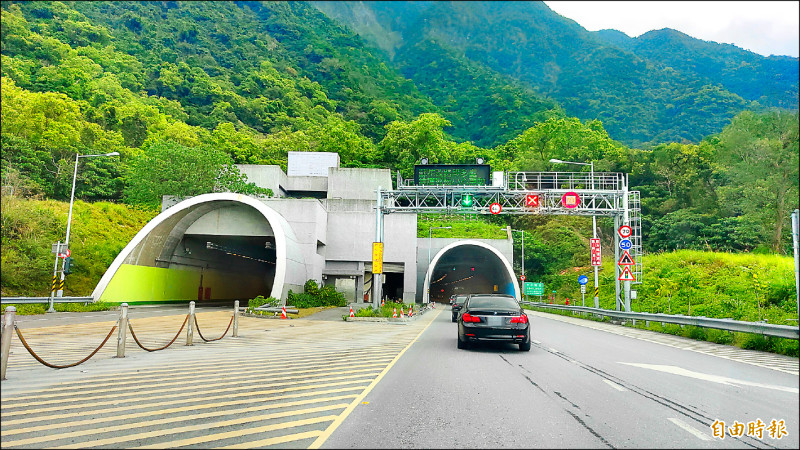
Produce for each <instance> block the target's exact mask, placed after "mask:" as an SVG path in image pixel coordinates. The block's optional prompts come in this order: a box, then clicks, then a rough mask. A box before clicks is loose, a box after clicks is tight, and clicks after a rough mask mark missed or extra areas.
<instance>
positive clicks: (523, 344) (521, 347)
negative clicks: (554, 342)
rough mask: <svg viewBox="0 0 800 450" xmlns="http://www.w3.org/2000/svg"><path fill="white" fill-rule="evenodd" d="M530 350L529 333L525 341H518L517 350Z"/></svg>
mask: <svg viewBox="0 0 800 450" xmlns="http://www.w3.org/2000/svg"><path fill="white" fill-rule="evenodd" d="M530 350H531V337H530V335H529V336H528V339H526V340H525V342H520V343H519V351H521V352H528V351H530Z"/></svg>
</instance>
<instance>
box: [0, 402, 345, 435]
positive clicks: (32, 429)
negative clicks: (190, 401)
mask: <svg viewBox="0 0 800 450" xmlns="http://www.w3.org/2000/svg"><path fill="white" fill-rule="evenodd" d="M356 395H357V394H351V395H337V396H335V397H327V398H324V399H320V398H312V399H308V400H297V401H294V402H287V403H274V404H269V405H264V404H263V402H264V399H253V400H249V402H250V403H256V402H258V403H260V404H259V405H258V406H252V407H249V408H241V409H235V410H230V411H220V410H219V409H217V408H219V407H220V405H223V404H224V403H228V405H227V406H230V403H238V402H224V403H217V404H212V405H207V404H204V405H202V406H200V407H198V405H192V406H184V407H181V408H170V409H159V410H157V411H145V412H140V413H134V414H124V415H121V416H112V417H98V418H96V419H86V420H76V421H73V422H60V423H56V424H54V423H49V424H46V425H38V426H34V427H28V428H17V429H13V430H7V431H3V435H4V436H6V435H15V434H20V433H32V432H36V431H43V430H53V429H55V428H73V427H77V426H81V425H93V424H98V423H102V422H120V421H123V420H128V419H136V418H139V417H151V416H163V415H165V414H173V413H179V412H186V411H196V410H198V409H208V408H215V410H214V411H211V412H206V413H195V414H190V415H185V416H175V417H171V418H165V419H154V420H148V421H144V422H136V423H126V424H122V425H116V426H111V427H106V428H95V430H100V431H98V432H107V431H119V430H126V429H129V428H139V427H144V426H148V425H157V424H162V423H164V421H165V420H167V421H169V420H170V419H171V420H172V421H175V422H183V421H186V420H195V419H204V418H208V417H217V416H224V415H230V414H243V413H248V412H253V411H264V410H268V409H276V408H288V407H292V406H300V405H308V404H310V403H322V402H331V401H334V400H344V399H346V398H350V397H355V396H356Z"/></svg>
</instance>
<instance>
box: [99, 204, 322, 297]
mask: <svg viewBox="0 0 800 450" xmlns="http://www.w3.org/2000/svg"><path fill="white" fill-rule="evenodd" d="M306 279H307V275H306V270H305V264H304V258H303V255H302V251H301V249H300V246H299V244H298V241H297V237H296V236H295V234H294V232H293V230H292V229H291V227H290V226H289V224H288V222H286V220H285V219H284V218H283V217H282V216H280V214H278V213H277V212H276V211H275V210H273V209H272V208H269V207H268V206H266V205H265V204H264V203H262V202H260V201H258V200H254V199H251V198H249V197H246V196H241V195H238V194H231V193H217V194H203V195H200V196H197V197H193V198H190V199H188V200H184V201H182V202H179V203H178V204H176V205H175V206H173V207H171V208H168V209H167V210H165V211H163V212H162V213H161V214H159V215H158V216H156V217H155V218H154V219H153V220H151V221H150V222H149V223H148V224H147V225H146V226H145V227H144V228H143V229H142V230H141V231H139V233H137V234H136V236H134V238H133V239H132V240H131V242H130V243H128V245H127V246H126V247H125V248H124V249H123V250H122V251H121V252H120V254H119V255H118V256H117V258H116V259H115V260H114V262H113V263H112V264H111V266H110V267H109V269H108V270H107V271H106V273H105V274H104V275H103V277H102V278H101V279H100V282H99V283H98V285H97V287H96V288H95V291H94V292H93V293H92V297H94V298H96V299H98V300H104V301H114V302H170V301H186V300H194V301H202V302H214V301H230V300H240V301H244V302H245V303H244V304H246V302H247V300H248V299H251V298H254V297H257V296H259V295H261V296H264V297H274V298H277V299H280V300H285V299H286V296H287V294H288V290H289V289H296V290H300V289H302V286H303V282H304V280H306Z"/></svg>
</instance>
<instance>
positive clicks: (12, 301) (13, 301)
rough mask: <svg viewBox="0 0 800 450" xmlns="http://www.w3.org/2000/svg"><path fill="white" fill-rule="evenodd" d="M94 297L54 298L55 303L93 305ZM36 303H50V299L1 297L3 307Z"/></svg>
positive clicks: (0, 302) (0, 301)
mask: <svg viewBox="0 0 800 450" xmlns="http://www.w3.org/2000/svg"><path fill="white" fill-rule="evenodd" d="M93 301H94V298H93V297H53V303H91V302H93ZM34 303H50V297H0V304H3V305H25V304H34Z"/></svg>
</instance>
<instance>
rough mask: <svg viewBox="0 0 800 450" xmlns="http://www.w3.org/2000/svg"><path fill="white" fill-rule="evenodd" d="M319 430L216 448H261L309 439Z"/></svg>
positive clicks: (318, 433)
mask: <svg viewBox="0 0 800 450" xmlns="http://www.w3.org/2000/svg"><path fill="white" fill-rule="evenodd" d="M319 435H320V432H319V431H306V432H305V433H297V434H288V435H286V436H278V437H274V438H269V439H263V440H260V441H254V442H248V443H243V444H236V445H229V446H227V447H217V448H218V449H229V448H262V447H267V446H270V445H275V444H283V443H285V442H292V441H299V440H301V439H309V438H312V437H316V436H319Z"/></svg>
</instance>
